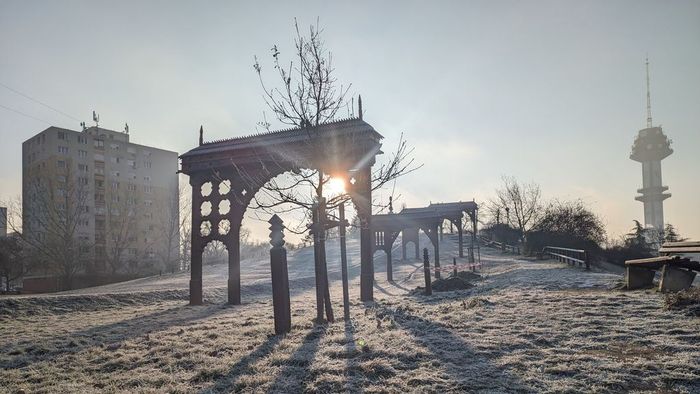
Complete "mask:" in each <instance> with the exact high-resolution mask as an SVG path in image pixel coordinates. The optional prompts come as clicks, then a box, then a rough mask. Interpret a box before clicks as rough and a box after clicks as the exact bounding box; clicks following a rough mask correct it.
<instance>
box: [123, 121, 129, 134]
mask: <svg viewBox="0 0 700 394" xmlns="http://www.w3.org/2000/svg"><path fill="white" fill-rule="evenodd" d="M124 132H125V133H126V134H129V124H128V123H124Z"/></svg>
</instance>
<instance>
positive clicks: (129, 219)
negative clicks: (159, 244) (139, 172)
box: [105, 182, 138, 275]
mask: <svg viewBox="0 0 700 394" xmlns="http://www.w3.org/2000/svg"><path fill="white" fill-rule="evenodd" d="M125 186H126V187H125ZM129 186H131V185H123V184H121V183H119V182H113V183H112V189H111V193H110V196H109V199H108V201H107V202H106V203H105V207H106V212H105V217H106V219H107V223H106V227H105V237H106V248H105V257H106V260H107V264H108V265H109V267H110V271H111V273H112V275H115V274H117V273H118V272H120V271H124V270H126V269H130V267H129V266H127V264H128V263H129V262H132V263H131V264H130V265H133V261H135V260H136V258H137V254H138V251H137V250H136V246H137V242H138V227H137V220H136V214H137V201H136V197H135V193H131V192H130V190H126V189H128V187H129Z"/></svg>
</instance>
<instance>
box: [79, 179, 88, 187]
mask: <svg viewBox="0 0 700 394" xmlns="http://www.w3.org/2000/svg"><path fill="white" fill-rule="evenodd" d="M78 184H79V185H83V186H87V184H88V179H87V178H85V177H79V178H78Z"/></svg>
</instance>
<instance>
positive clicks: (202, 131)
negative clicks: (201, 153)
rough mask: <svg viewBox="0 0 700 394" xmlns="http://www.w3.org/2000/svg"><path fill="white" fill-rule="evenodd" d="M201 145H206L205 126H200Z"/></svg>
mask: <svg viewBox="0 0 700 394" xmlns="http://www.w3.org/2000/svg"><path fill="white" fill-rule="evenodd" d="M199 145H200V146H201V145H204V126H201V125H200V126H199Z"/></svg>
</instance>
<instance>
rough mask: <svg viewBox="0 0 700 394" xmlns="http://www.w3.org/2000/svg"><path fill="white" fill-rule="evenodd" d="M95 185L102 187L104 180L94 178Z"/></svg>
mask: <svg viewBox="0 0 700 394" xmlns="http://www.w3.org/2000/svg"><path fill="white" fill-rule="evenodd" d="M95 187H97V188H100V189H101V188H103V187H105V181H101V180H99V179H95Z"/></svg>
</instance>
